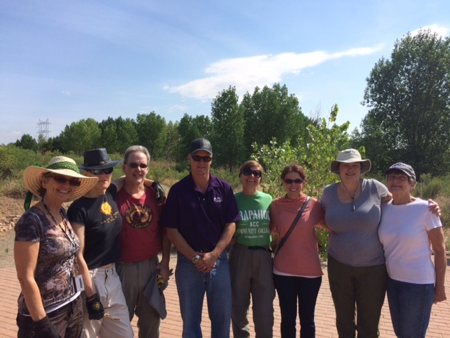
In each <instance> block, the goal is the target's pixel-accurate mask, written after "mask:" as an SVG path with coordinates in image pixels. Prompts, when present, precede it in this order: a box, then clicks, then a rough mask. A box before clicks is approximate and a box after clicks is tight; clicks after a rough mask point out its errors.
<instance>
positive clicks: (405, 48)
mask: <svg viewBox="0 0 450 338" xmlns="http://www.w3.org/2000/svg"><path fill="white" fill-rule="evenodd" d="M363 104H366V105H367V106H368V107H369V108H370V110H369V113H368V114H367V116H366V117H365V118H364V120H363V123H362V133H361V134H362V135H361V136H362V139H363V141H364V143H365V145H366V147H367V153H368V155H369V156H371V157H372V158H373V159H374V164H375V167H376V168H377V169H381V170H382V169H386V167H387V166H388V165H389V164H391V163H393V162H396V161H403V162H407V163H409V164H411V165H412V166H413V167H414V169H415V170H416V172H417V174H418V175H419V176H420V174H422V173H431V174H435V175H439V174H443V173H446V172H448V171H449V168H450V167H449V165H450V162H449V160H450V156H449V155H450V152H449V141H450V38H449V37H447V38H442V37H439V36H438V35H437V34H436V33H432V32H431V31H429V30H421V31H419V32H418V34H416V35H412V34H410V33H408V34H407V35H406V36H404V37H403V38H402V39H401V40H397V41H396V43H395V45H394V49H393V51H392V54H391V59H390V60H386V59H384V58H382V59H381V60H379V61H378V62H377V63H376V64H375V67H374V68H373V69H372V71H371V73H370V76H369V77H368V78H367V88H366V90H365V95H364V103H363ZM377 141H378V144H379V142H384V145H385V146H384V147H383V148H385V151H383V152H381V154H380V153H375V151H377V150H380V149H379V147H378V149H377V148H376V145H375V143H374V142H377ZM373 148H375V149H373ZM372 150H374V152H373V153H372ZM378 158H380V160H379V161H378ZM386 162H388V163H386Z"/></svg>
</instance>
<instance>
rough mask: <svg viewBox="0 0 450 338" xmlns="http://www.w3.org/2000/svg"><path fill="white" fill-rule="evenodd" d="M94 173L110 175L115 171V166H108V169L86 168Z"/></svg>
mask: <svg viewBox="0 0 450 338" xmlns="http://www.w3.org/2000/svg"><path fill="white" fill-rule="evenodd" d="M85 170H86V171H89V172H90V173H92V174H94V175H97V176H98V175H101V174H102V173H104V174H105V175H109V174H111V173H112V172H113V171H114V168H106V169H85Z"/></svg>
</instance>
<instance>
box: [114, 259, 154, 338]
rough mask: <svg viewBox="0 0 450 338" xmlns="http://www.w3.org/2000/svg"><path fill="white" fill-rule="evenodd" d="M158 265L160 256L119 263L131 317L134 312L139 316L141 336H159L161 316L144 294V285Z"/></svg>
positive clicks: (141, 337) (142, 337)
mask: <svg viewBox="0 0 450 338" xmlns="http://www.w3.org/2000/svg"><path fill="white" fill-rule="evenodd" d="M157 265H158V257H153V258H152V259H149V260H146V261H142V262H136V263H118V264H117V272H118V273H119V276H120V281H121V282H122V290H123V294H124V296H125V300H126V302H127V306H128V314H129V319H130V321H131V320H132V319H133V316H134V314H136V315H137V316H138V318H139V319H138V322H137V326H138V328H139V338H157V337H159V325H160V322H161V318H160V317H159V314H158V312H156V310H155V309H154V308H153V307H151V306H150V304H149V302H148V300H147V298H146V297H145V296H144V294H143V290H144V287H145V285H147V282H148V280H149V279H150V276H151V275H152V274H153V273H154V272H155V270H156V266H157Z"/></svg>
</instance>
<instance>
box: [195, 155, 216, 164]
mask: <svg viewBox="0 0 450 338" xmlns="http://www.w3.org/2000/svg"><path fill="white" fill-rule="evenodd" d="M191 157H192V159H193V160H194V161H195V162H200V161H203V162H206V163H208V162H211V160H212V157H211V156H198V155H191Z"/></svg>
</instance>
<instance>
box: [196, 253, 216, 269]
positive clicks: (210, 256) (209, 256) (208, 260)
mask: <svg viewBox="0 0 450 338" xmlns="http://www.w3.org/2000/svg"><path fill="white" fill-rule="evenodd" d="M197 254H198V255H200V257H201V258H200V260H199V261H198V263H197V264H195V267H196V268H197V270H198V271H200V272H202V273H209V272H211V271H212V269H214V268H215V267H216V262H217V259H219V256H218V255H217V254H215V253H213V252H212V251H211V252H206V253H201V252H197Z"/></svg>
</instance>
